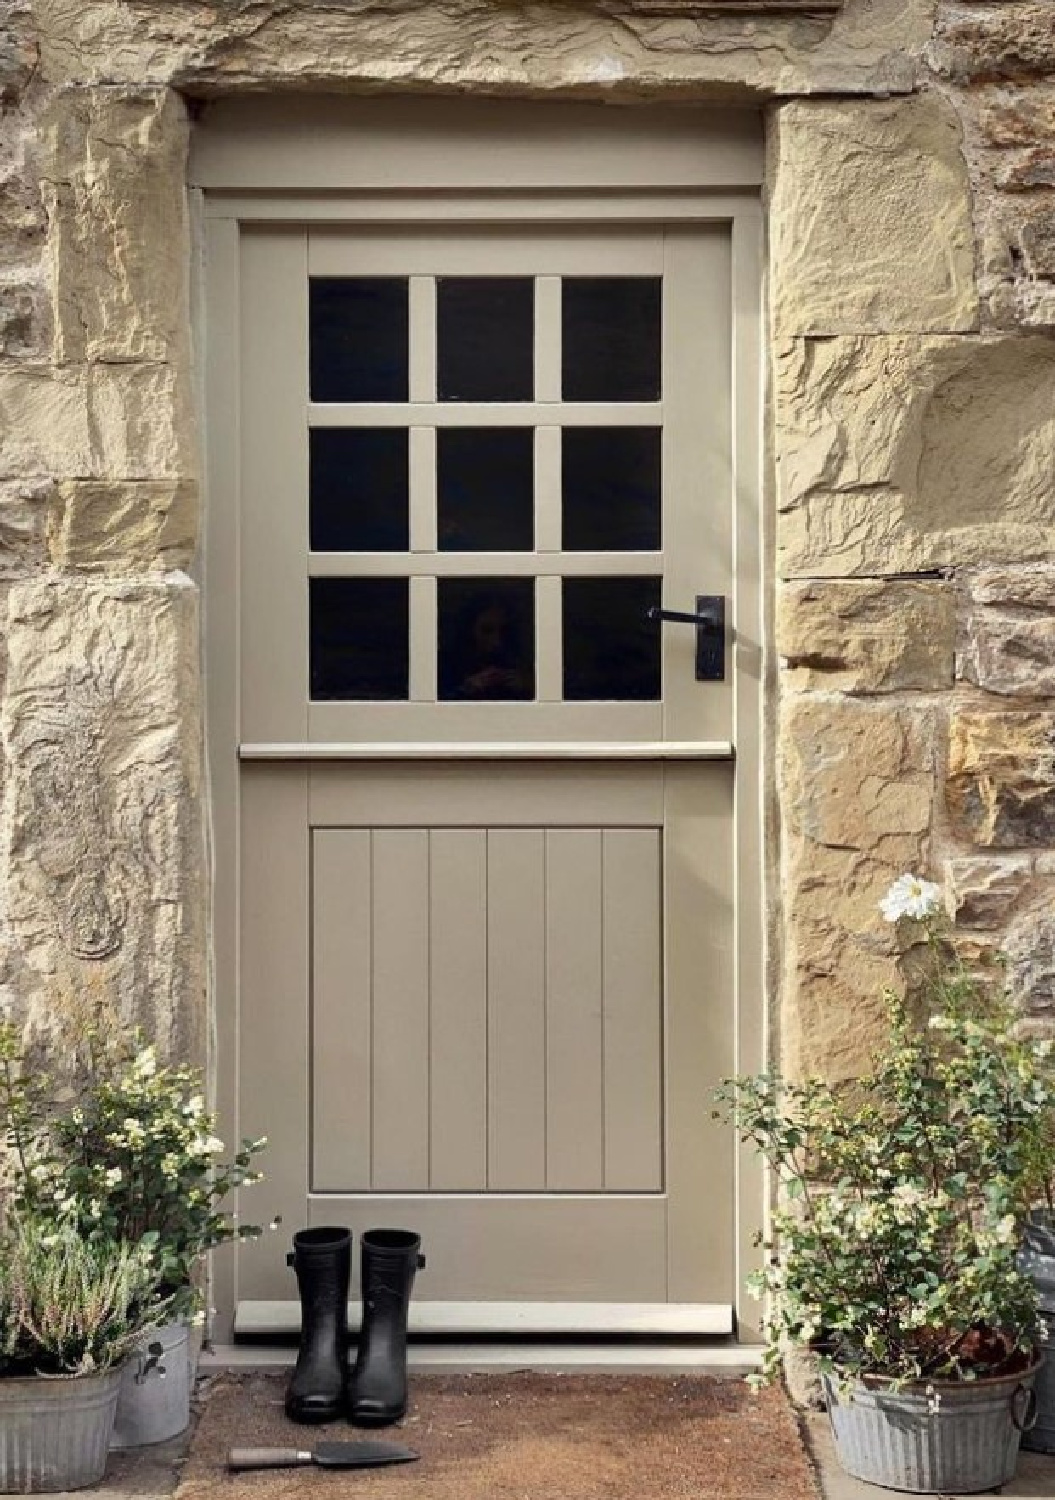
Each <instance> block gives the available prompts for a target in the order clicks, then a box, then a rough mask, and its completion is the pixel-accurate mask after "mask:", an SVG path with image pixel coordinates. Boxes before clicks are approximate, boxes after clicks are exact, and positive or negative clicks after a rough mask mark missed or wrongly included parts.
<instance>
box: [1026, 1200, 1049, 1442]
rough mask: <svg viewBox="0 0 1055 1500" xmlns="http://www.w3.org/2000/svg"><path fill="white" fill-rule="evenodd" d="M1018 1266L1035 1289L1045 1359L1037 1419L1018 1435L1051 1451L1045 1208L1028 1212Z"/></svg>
mask: <svg viewBox="0 0 1055 1500" xmlns="http://www.w3.org/2000/svg"><path fill="white" fill-rule="evenodd" d="M1018 1267H1019V1270H1020V1271H1024V1272H1025V1273H1026V1275H1027V1276H1029V1277H1030V1279H1031V1280H1032V1282H1033V1284H1034V1286H1035V1287H1036V1289H1037V1300H1038V1301H1039V1303H1040V1316H1041V1324H1042V1328H1043V1332H1042V1334H1041V1338H1040V1347H1041V1352H1042V1353H1043V1354H1044V1355H1045V1363H1044V1366H1043V1368H1042V1369H1041V1371H1040V1373H1039V1375H1038V1376H1037V1384H1036V1392H1037V1420H1036V1424H1035V1426H1034V1427H1033V1428H1032V1429H1031V1430H1030V1431H1029V1432H1027V1433H1025V1434H1024V1436H1023V1438H1022V1446H1023V1448H1030V1449H1032V1450H1033V1451H1034V1452H1036V1453H1055V1225H1053V1223H1052V1216H1051V1214H1050V1213H1048V1212H1047V1210H1044V1209H1041V1210H1038V1211H1037V1212H1035V1213H1034V1214H1032V1215H1031V1216H1030V1222H1029V1223H1028V1224H1027V1225H1026V1230H1025V1235H1024V1237H1023V1243H1022V1249H1021V1250H1020V1252H1019V1256H1018Z"/></svg>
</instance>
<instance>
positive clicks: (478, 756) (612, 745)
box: [238, 740, 736, 761]
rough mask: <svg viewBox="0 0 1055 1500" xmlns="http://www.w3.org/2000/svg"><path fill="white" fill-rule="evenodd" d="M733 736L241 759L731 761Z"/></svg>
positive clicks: (429, 746)
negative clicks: (723, 737) (731, 738)
mask: <svg viewBox="0 0 1055 1500" xmlns="http://www.w3.org/2000/svg"><path fill="white" fill-rule="evenodd" d="M735 755H736V752H735V749H734V747H733V743H732V741H731V740H580V741H576V740H560V741H543V740H540V741H538V742H535V743H533V742H531V741H526V740H517V741H512V742H510V743H509V744H504V743H502V742H501V741H495V742H491V743H487V742H481V741H474V742H472V743H470V744H462V743H460V742H459V741H457V740H439V741H434V742H421V743H418V742H415V741H403V740H398V741H378V742H377V743H375V744H370V743H366V742H356V743H351V742H340V743H330V744H327V743H312V742H310V741H307V740H304V741H297V740H289V741H275V742H273V743H250V744H241V745H239V747H238V759H239V760H243V761H259V760H264V761H276V760H733V759H735Z"/></svg>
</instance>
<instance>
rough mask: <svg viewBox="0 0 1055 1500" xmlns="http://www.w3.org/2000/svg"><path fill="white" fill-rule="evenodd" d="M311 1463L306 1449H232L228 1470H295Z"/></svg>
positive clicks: (228, 1458) (229, 1454)
mask: <svg viewBox="0 0 1055 1500" xmlns="http://www.w3.org/2000/svg"><path fill="white" fill-rule="evenodd" d="M310 1463H311V1453H310V1451H309V1450H308V1449H307V1448H232V1449H231V1451H230V1453H228V1455H227V1467H228V1468H229V1469H297V1468H299V1467H300V1466H301V1465H302V1464H310Z"/></svg>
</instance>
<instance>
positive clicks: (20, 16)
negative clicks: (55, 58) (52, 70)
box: [0, 0, 39, 104]
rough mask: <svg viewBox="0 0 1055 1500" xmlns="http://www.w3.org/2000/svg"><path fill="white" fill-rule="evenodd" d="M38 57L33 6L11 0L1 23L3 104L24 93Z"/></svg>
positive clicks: (0, 93)
mask: <svg viewBox="0 0 1055 1500" xmlns="http://www.w3.org/2000/svg"><path fill="white" fill-rule="evenodd" d="M38 59H39V49H38V47H37V38H36V26H35V25H34V21H33V11H32V8H31V6H30V5H29V4H22V3H20V0H8V3H7V5H6V7H5V13H4V16H3V23H2V25H0V104H11V103H13V102H14V101H16V100H17V99H18V98H19V97H20V96H21V94H22V92H23V90H24V89H25V87H26V85H27V84H28V83H29V80H30V79H31V78H32V76H33V70H34V68H35V67H36V66H37V62H38Z"/></svg>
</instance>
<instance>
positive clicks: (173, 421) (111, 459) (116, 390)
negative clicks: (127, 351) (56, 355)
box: [87, 364, 198, 479]
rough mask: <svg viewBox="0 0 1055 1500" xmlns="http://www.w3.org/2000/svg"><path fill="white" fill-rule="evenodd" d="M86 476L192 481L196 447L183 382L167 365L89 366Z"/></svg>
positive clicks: (173, 369)
mask: <svg viewBox="0 0 1055 1500" xmlns="http://www.w3.org/2000/svg"><path fill="white" fill-rule="evenodd" d="M87 383H88V390H89V406H90V410H91V422H92V469H91V473H92V474H94V475H98V476H100V477H102V478H107V479H193V478H194V477H195V476H196V475H197V472H198V457H197V446H196V441H195V433H194V425H193V420H192V415H191V405H190V400H189V392H188V389H187V385H188V382H187V379H186V376H185V375H184V373H183V372H182V371H181V370H180V369H178V368H177V367H176V366H173V365H169V364H159V365H153V364H143V365H131V364H130V365H123V364H116V365H89V366H88V367H87Z"/></svg>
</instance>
